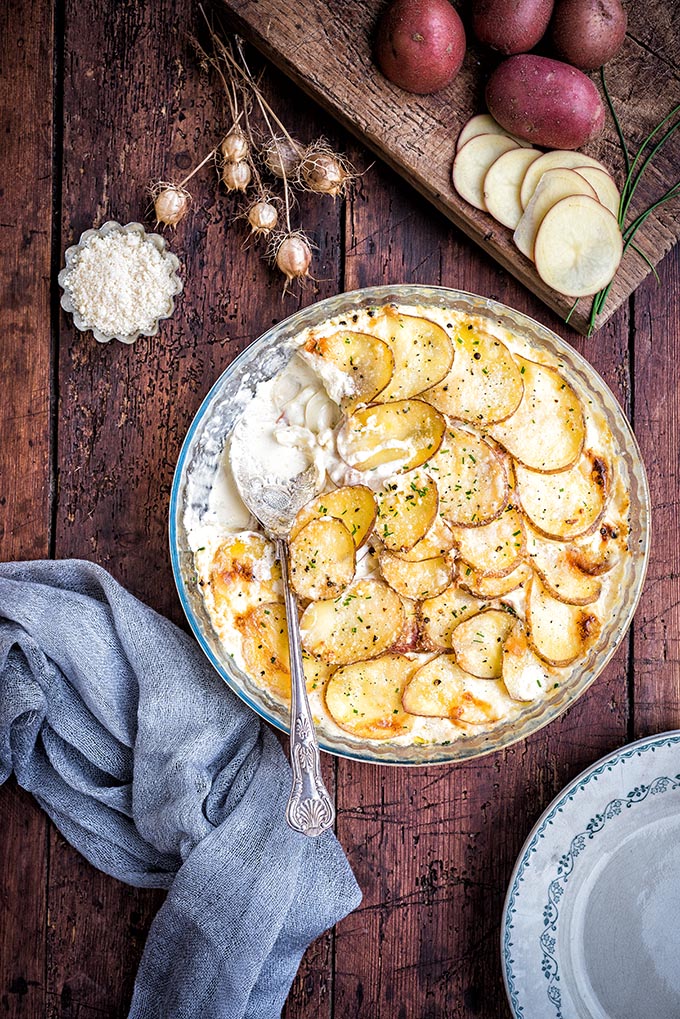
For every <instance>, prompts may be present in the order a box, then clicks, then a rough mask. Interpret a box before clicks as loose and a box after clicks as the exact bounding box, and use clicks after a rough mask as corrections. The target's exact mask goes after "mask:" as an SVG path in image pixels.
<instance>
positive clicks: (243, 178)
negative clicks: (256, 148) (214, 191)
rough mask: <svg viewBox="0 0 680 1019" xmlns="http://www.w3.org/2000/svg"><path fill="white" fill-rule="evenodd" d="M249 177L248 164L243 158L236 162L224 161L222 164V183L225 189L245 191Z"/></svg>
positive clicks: (250, 174) (250, 176)
mask: <svg viewBox="0 0 680 1019" xmlns="http://www.w3.org/2000/svg"><path fill="white" fill-rule="evenodd" d="M251 178H252V172H251V170H250V164H249V163H247V162H246V160H245V159H243V160H240V161H239V162H238V163H224V164H223V166H222V183H223V184H224V186H225V188H226V189H227V191H245V190H246V188H247V187H248V185H249V184H250V181H251Z"/></svg>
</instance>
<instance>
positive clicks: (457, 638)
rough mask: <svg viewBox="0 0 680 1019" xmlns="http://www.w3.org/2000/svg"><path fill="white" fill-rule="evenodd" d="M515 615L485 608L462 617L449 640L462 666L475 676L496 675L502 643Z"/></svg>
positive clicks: (487, 677) (497, 675)
mask: <svg viewBox="0 0 680 1019" xmlns="http://www.w3.org/2000/svg"><path fill="white" fill-rule="evenodd" d="M514 620H515V617H514V616H513V615H511V614H510V613H509V612H504V611H503V609H484V611H483V612H478V613H477V615H476V616H470V618H469V619H464V620H463V622H462V623H461V624H460V626H457V627H456V629H455V630H454V632H453V634H452V637H451V643H452V645H453V650H454V651H455V652H456V661H457V662H458V664H459V665H460V667H461V669H464V670H465V672H469V673H470V675H471V676H477V678H478V679H498V678H499V676H500V674H501V666H502V658H503V643H504V641H505V638H506V637H507V635H508V634H509V633H510V630H511V629H512V625H513V623H514Z"/></svg>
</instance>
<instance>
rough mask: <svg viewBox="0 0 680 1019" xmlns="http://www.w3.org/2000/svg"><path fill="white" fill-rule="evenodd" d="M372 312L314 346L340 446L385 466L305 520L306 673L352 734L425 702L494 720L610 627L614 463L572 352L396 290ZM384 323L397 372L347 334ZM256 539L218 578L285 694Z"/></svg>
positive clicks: (379, 733) (260, 676) (254, 662)
mask: <svg viewBox="0 0 680 1019" xmlns="http://www.w3.org/2000/svg"><path fill="white" fill-rule="evenodd" d="M374 328H375V335H373V336H369V335H368V334H367V333H359V334H357V335H359V336H360V337H361V340H360V341H357V342H356V343H355V340H354V338H353V335H352V333H351V331H345V330H343V331H341V332H340V333H338V334H337V335H330V336H327V337H324V338H323V342H321V341H317V340H316V339H315V340H313V341H310V343H308V344H307V347H306V353H307V356H308V357H309V358H310V360H312V361H313V362H316V363H317V366H318V367H319V373H320V375H321V376H322V377H323V378H328V377H333V378H334V379H335V383H336V385H337V387H338V388H339V389H340V390H341V391H342V392H343V394H344V417H343V419H342V421H341V423H340V426H339V429H338V433H337V447H338V451H339V453H340V455H341V456H342V457H343V458H344V460H345V461H346V463H347V464H348V467H351V468H352V471H353V472H354V473H353V474H352V477H356V475H357V474H358V475H359V476H361V475H363V476H364V477H365V479H366V481H367V482H370V481H371V480H372V478H373V477H374V474H373V472H374V471H375V470H376V469H379V470H380V472H381V473H380V477H381V478H384V480H383V481H382V483H380V484H379V485H377V484H376V483H375V481H374V482H373V486H372V487H371V486H370V485H369V484H363V483H357V484H348V485H345V486H343V487H340V488H336V489H333V490H331V491H328V492H325V493H323V494H322V495H320V496H318V497H316V498H315V499H313V500H312V501H311V502H310V503H308V504H307V505H306V506H305V507H303V509H302V510H300V512H299V513H298V515H297V517H296V520H295V522H294V524H293V527H292V530H291V535H290V573H291V578H292V584H293V587H294V588H295V591H296V593H297V595H298V598H299V600H300V605H301V619H300V626H301V633H302V643H303V648H304V651H305V656H306V657H305V672H306V675H307V681H308V686H309V688H310V689H320V690H323V694H324V699H325V706H326V709H327V710H328V712H329V714H330V715H331V717H332V718H333V719H334V721H335V722H336V723H337V725H338V726H340V727H341V728H342V729H344V730H346V731H347V732H349V733H351V734H353V735H354V736H356V737H357V738H362V739H371V740H384V739H394V738H396V737H406V738H408V735H409V733H410V731H411V729H412V728H413V725H414V722H415V719H416V718H417V717H421V718H444V719H448V720H450V721H451V722H453V723H454V724H455V725H456V726H458V727H460V728H462V729H464V730H467V729H470V728H471V727H476V726H489V725H492V724H493V723H495V722H497V721H499V720H500V719H503V718H506V717H508V716H509V715H510V714H512V713H513V711H516V709H517V702H524V701H531V700H533V699H535V698H537V697H541V696H543V695H544V694H545V693H546V692H547V689H548V687H549V686H552V685H554V683H555V681H556V677H557V678H559V674H558V673H556V670H557V669H560V668H563V667H565V666H568V665H570V664H571V663H573V662H575V661H576V660H578V659H581V658H583V657H584V656H585V655H586V653H587V651H588V649H589V647H590V646H591V645H592V644H593V643H594V641H595V640H596V639H597V637H598V635H599V632H600V628H601V614H602V612H601V609H600V607H599V606H600V599H601V595H602V591H603V585H604V584H605V582H606V581H605V579H604V574H605V573H606V571H607V570H608V569H609V568H611V566H612V565H613V564H614V562H615V561H616V554H615V551H614V550H615V549H616V547H617V546H616V540H614V539H616V538H618V536H619V532H617V531H616V530H615V529H614V527H613V526H609V525H607V526H603V525H602V522H603V519H604V516H605V512H606V510H607V506H608V500H609V496H610V491H611V488H612V482H611V466H610V465H609V464H608V463H607V462H606V461H605V459H604V458H603V456H602V455H601V454H600V453H599V452H597V451H593V450H590V449H588V448H586V447H585V440H586V415H585V413H584V408H583V406H582V404H581V401H580V399H579V396H578V394H577V393H576V392H575V391H574V389H573V388H572V386H571V385H570V384H569V382H568V381H567V379H566V377H565V376H564V375H563V374H562V372H561V371H560V369H559V368H554V367H550V366H547V365H544V364H540V363H538V362H536V361H532V360H529V359H528V358H526V357H523V356H519V355H517V354H512V353H511V352H510V350H509V349H508V347H507V346H506V345H505V344H504V343H503V342H501V340H500V339H498V338H497V337H495V336H493V335H492V334H490V333H487V332H485V331H484V330H483V329H482V328H481V326H480V325H479V323H478V322H476V321H471V322H470V323H465V324H463V325H461V324H457V325H456V326H455V327H454V326H453V325H452V326H451V335H450V336H449V335H448V333H447V331H446V330H444V329H443V328H441V327H440V326H439V325H436V324H435V323H433V322H428V321H426V320H425V319H419V318H415V317H411V316H405V315H400V314H398V313H397V312H395V311H393V310H392V309H385V310H384V311H382V312H381V313H378V314H377V316H376V317H375V319H374ZM345 341H347V342H345ZM371 342H375V343H376V344H380V346H379V347H377V348H376V349H377V350H379V351H382V348H383V347H384V348H385V349H386V350H387V351H388V352H389V354H390V357H389V358H387V362H389V363H390V364H391V373H390V375H389V377H387V378H386V377H385V375H384V374H383V372H382V365H384V363H386V360H385V358H384V357H383V356H382V354H381V355H380V358H379V359H378V361H377V362H376V365H377V366H378V368H379V369H380V377H379V379H378V377H377V376H374V377H373V382H372V383H371V386H369V387H368V388H367V378H368V377H369V376H370V359H367V358H366V357H363V358H362V361H361V367H360V368H357V371H356V372H355V370H354V365H353V364H352V363H351V359H350V358H348V356H347V355H346V349H350V350H362V351H363V353H364V354H366V351H367V350H368V349H369V348H370V343H371ZM409 350H413V351H414V354H413V360H414V365H415V369H414V374H413V376H412V377H411V376H409V375H408V372H407V371H406V370H405V367H404V366H405V365H406V364H407V363H408V356H407V355H408V351H409ZM319 359H321V360H323V361H324V364H322V365H319V364H318V361H319ZM415 380H417V384H416V381H415ZM378 381H379V383H380V385H381V387H382V388H381V389H380V392H379V393H378V392H375V389H376V385H377V382H378ZM366 392H371V393H372V396H371V400H372V402H370V403H364V402H362V401H363V397H364V396H365V394H366ZM385 475H386V476H385ZM374 489H376V490H375V491H374ZM594 534H596V535H597V536H598V540H597V542H594V541H593V537H592V536H593V535H594ZM607 535H610V538H611V540H609V541H608V540H607ZM258 540H259V541H260V542H263V541H264V539H263V538H262V537H261V536H259V537H258ZM253 541H254V539H252V537H251V538H250V539H249V540H248V541H246V542H245V543H243V542H242V543H241V545H237V546H234V544H233V539H232V545H231V546H230V547H229V548H228V549H225V548H223V549H222V550H220V552H219V553H218V555H217V556H216V558H215V564H214V571H213V576H212V579H211V585H212V588H213V595H214V596H215V598H217V597H218V596H219V595H220V593H221V596H222V600H223V603H224V599H225V597H226V594H227V593H228V594H229V598H230V599H231V601H230V605H231V611H232V612H233V613H234V619H235V620H236V626H237V628H238V629H239V631H240V632H241V634H242V639H243V654H244V658H245V661H246V665H247V667H248V669H249V671H250V673H251V674H252V675H253V677H254V678H255V679H256V680H257V681H258V682H260V683H262V684H263V685H264V686H265V687H266V688H267V689H268V690H269V691H270V692H272V693H274V694H276V695H277V696H279V697H286V696H288V695H289V688H290V677H289V674H288V652H287V644H286V624H285V614H284V612H283V607H282V605H281V604H280V602H281V597H280V588H278V589H277V591H278V592H279V593H278V594H277V593H275V592H274V588H273V587H272V581H271V579H270V577H269V576H268V577H267V578H266V579H265V580H263V578H262V577H258V576H257V569H256V566H255V565H254V562H253V560H254V558H255V556H256V553H257V551H258V548H259V546H258V548H256V547H255V545H254V544H253ZM239 549H241V551H242V553H243V554H242V556H241V558H240V559H239V555H238V550H239ZM259 551H260V552H261V551H262V549H259ZM225 564H226V565H225ZM225 569H228V572H229V576H230V577H231V578H232V579H233V581H234V582H233V584H231V586H230V584H229V582H228V578H227V577H226V576H225ZM518 592H519V594H520V595H521V597H520V598H519V600H518V599H517V594H518ZM234 593H236V594H237V595H238V599H236V600H237V601H239V602H241V601H242V605H243V611H239V607H238V605H236V606H234V604H233V602H234V598H233V597H232V596H233V595H234ZM513 596H514V597H515V603H514V605H515V606H516V607H513V604H512V598H513ZM518 611H519V614H518ZM522 617H523V618H522Z"/></svg>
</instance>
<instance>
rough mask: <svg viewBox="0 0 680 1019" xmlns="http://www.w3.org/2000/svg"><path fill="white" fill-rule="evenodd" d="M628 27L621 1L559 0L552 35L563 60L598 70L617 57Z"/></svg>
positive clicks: (557, 51) (554, 45) (554, 44)
mask: <svg viewBox="0 0 680 1019" xmlns="http://www.w3.org/2000/svg"><path fill="white" fill-rule="evenodd" d="M627 27H628V15H627V14H626V12H625V11H624V9H623V7H622V6H621V3H620V0H558V4H557V7H556V8H555V13H554V15H553V20H552V25H551V26H550V36H551V39H552V44H553V47H554V49H555V52H556V53H557V55H558V56H559V57H560V58H561V59H562V60H566V62H567V63H568V64H573V65H574V67H580V69H581V70H582V71H594V70H595V69H596V68H598V67H602V65H603V64H606V63H607V61H609V60H611V59H612V57H615V56H616V54H617V53H618V52H619V50H620V49H621V47H622V46H623V40H624V39H625V37H626V29H627Z"/></svg>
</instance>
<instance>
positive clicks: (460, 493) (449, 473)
mask: <svg viewBox="0 0 680 1019" xmlns="http://www.w3.org/2000/svg"><path fill="white" fill-rule="evenodd" d="M427 469H428V471H429V472H431V473H432V476H433V477H434V478H436V481H437V489H438V491H439V512H440V513H441V515H442V516H443V517H444V519H445V520H446V522H447V523H448V524H452V525H454V526H459V527H480V526H482V525H483V524H488V523H489V521H491V520H495V519H496V517H498V516H500V514H501V513H502V512H503V509H504V508H505V504H506V503H507V501H508V477H507V474H506V472H505V467H504V466H503V460H502V459H501V457H500V456H499V455H498V453H497V452H496V451H495V450H494V449H493V448H492V447H491V446H490V445H489V443H488V442H486V441H485V440H484V439H482V438H481V436H479V435H476V434H475V433H474V432H470V431H468V430H467V429H466V428H459V427H457V426H456V425H449V426H448V428H447V429H446V433H445V435H444V438H443V439H442V444H441V446H440V447H439V450H438V451H437V452H436V453H435V455H434V456H433V457H432V458H431V459H430V460H428V462H427Z"/></svg>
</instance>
